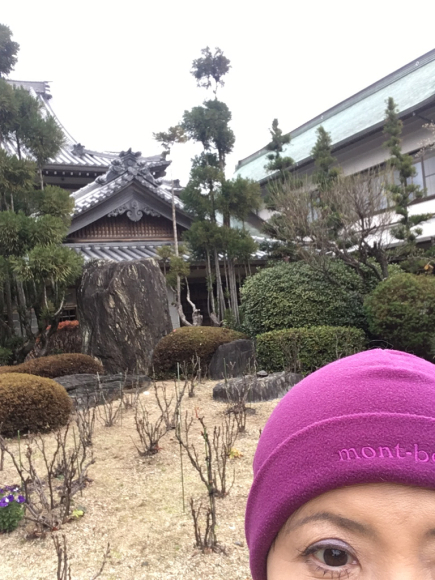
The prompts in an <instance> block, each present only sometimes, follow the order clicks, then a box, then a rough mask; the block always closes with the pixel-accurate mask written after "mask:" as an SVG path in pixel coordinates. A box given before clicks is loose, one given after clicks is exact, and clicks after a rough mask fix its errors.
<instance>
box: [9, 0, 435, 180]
mask: <svg viewBox="0 0 435 580" xmlns="http://www.w3.org/2000/svg"><path fill="white" fill-rule="evenodd" d="M1 4H2V6H1V11H0V22H1V23H3V24H7V25H8V26H9V27H10V28H11V29H12V31H13V34H14V40H16V41H18V42H19V43H20V45H21V50H20V53H19V61H18V64H17V66H16V68H15V71H14V72H13V73H12V74H11V75H10V78H15V79H18V80H38V81H39V80H46V81H51V92H52V94H53V100H52V104H53V108H54V109H55V111H56V113H57V115H58V117H59V118H60V120H61V121H62V123H63V124H64V125H65V127H66V128H67V129H68V131H69V132H70V133H71V134H72V135H73V137H74V138H75V139H77V140H78V141H79V142H81V143H82V144H84V145H85V146H86V147H88V148H92V149H97V150H111V151H120V150H122V149H126V148H128V147H132V148H133V149H134V150H139V151H142V153H143V154H144V155H152V154H155V153H157V152H159V151H160V148H159V146H158V144H156V143H155V142H154V141H153V138H152V133H153V132H156V131H162V130H165V129H167V128H168V127H169V126H170V125H173V124H174V123H177V122H178V121H179V120H181V117H182V114H183V111H184V110H185V109H190V108H191V107H193V106H195V105H197V104H200V103H201V102H202V101H203V100H204V99H205V98H206V97H207V92H206V91H205V90H203V89H198V88H197V87H196V85H195V80H194V78H193V77H192V76H191V75H190V72H189V71H190V68H191V63H192V60H193V59H194V58H197V57H199V56H200V51H201V49H202V48H204V47H205V46H210V47H211V48H214V47H216V46H219V47H220V48H222V50H223V51H224V53H225V54H226V56H227V57H228V58H230V60H231V64H232V68H231V71H230V73H229V75H228V76H227V82H226V86H225V87H224V89H223V90H221V91H220V95H219V97H220V98H221V99H222V100H224V101H225V102H226V103H227V104H228V106H229V107H230V110H231V111H232V114H233V120H232V128H233V130H234V132H235V135H236V144H235V147H234V153H233V154H232V155H231V156H230V157H229V159H228V173H229V174H231V173H232V171H233V169H234V166H235V164H236V163H237V161H238V160H239V159H243V158H244V157H246V156H248V155H250V154H251V153H254V152H255V151H256V150H258V149H260V148H261V147H263V146H264V145H265V144H266V143H267V142H268V137H269V134H268V128H269V126H270V125H271V122H272V119H273V118H274V117H277V118H278V119H279V121H280V125H281V127H282V128H283V129H284V130H285V131H290V130H292V129H295V128H297V127H298V126H300V125H301V124H303V123H304V122H306V121H308V120H310V119H311V118H313V117H315V116H316V115H317V114H319V113H321V112H323V111H325V110H326V109H328V108H329V107H332V106H333V105H335V104H337V103H338V102H340V101H342V100H344V99H345V98H347V97H349V96H351V95H352V94H354V93H356V92H357V91H359V90H361V89H363V88H364V87H366V86H368V85H369V84H371V83H373V82H375V81H377V80H378V79H380V78H382V77H383V76H385V75H387V74H389V73H390V72H393V71H394V70H396V69H397V68H399V67H401V66H403V65H405V64H407V63H408V62H410V61H411V60H413V59H415V58H417V57H419V56H421V55H422V54H424V53H426V52H428V51H429V50H431V49H432V48H434V47H435V2H434V1H433V0H420V2H418V3H409V2H403V1H400V0H396V1H390V0H366V1H361V0H360V1H359V2H356V1H355V0H353V1H350V0H347V1H346V0H328V1H326V0H311V1H305V2H304V1H299V2H295V1H284V0H281V1H278V0H267V1H264V0H263V1H261V2H259V1H258V0H257V2H256V1H255V0H251V1H247V0H232V1H230V0H219V1H215V2H209V1H207V0H202V1H201V0H183V1H181V0H178V1H176V0H166V1H164V0H153V2H150V1H149V0H141V1H140V0H129V1H128V2H127V1H125V2H119V1H118V2H111V1H110V0H106V1H100V0H75V1H74V2H71V0H62V1H61V0H39V1H38V2H35V1H34V0H21V1H20V2H15V1H13V0H3V2H2V3H1ZM211 96H212V95H211V94H210V97H211ZM193 153H194V150H193V148H192V147H191V146H189V145H186V146H183V145H179V146H176V147H175V148H174V150H173V152H172V156H171V158H172V160H173V168H172V175H173V177H174V178H176V177H179V178H181V179H182V181H183V182H186V180H187V177H188V171H189V159H190V157H191V156H192V155H193Z"/></svg>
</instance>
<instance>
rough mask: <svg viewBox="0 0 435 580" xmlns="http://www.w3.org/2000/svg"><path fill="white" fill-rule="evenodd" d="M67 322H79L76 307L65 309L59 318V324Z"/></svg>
mask: <svg viewBox="0 0 435 580" xmlns="http://www.w3.org/2000/svg"><path fill="white" fill-rule="evenodd" d="M65 320H77V308H76V306H70V307H69V308H64V309H63V310H62V313H61V315H60V317H59V322H64V321H65Z"/></svg>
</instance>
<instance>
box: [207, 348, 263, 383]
mask: <svg viewBox="0 0 435 580" xmlns="http://www.w3.org/2000/svg"><path fill="white" fill-rule="evenodd" d="M254 363H255V348H254V343H253V342H252V340H246V339H242V338H241V339H239V340H233V341H232V342H228V343H227V344H222V345H221V346H220V347H219V348H218V349H217V350H216V352H215V353H214V355H213V357H212V359H211V361H210V366H209V375H210V378H211V379H212V380H216V381H218V380H220V379H224V378H232V377H241V376H243V375H245V374H249V373H250V371H251V370H252V369H253V368H254Z"/></svg>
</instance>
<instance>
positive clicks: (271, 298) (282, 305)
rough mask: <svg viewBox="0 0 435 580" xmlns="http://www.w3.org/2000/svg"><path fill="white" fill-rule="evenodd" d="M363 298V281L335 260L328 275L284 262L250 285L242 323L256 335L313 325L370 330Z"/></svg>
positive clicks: (243, 291)
mask: <svg viewBox="0 0 435 580" xmlns="http://www.w3.org/2000/svg"><path fill="white" fill-rule="evenodd" d="M364 294H365V284H364V283H363V281H362V279H361V277H360V276H358V274H356V273H355V272H354V271H353V270H351V269H350V268H349V267H348V266H345V265H344V264H343V263H342V262H337V261H331V263H330V265H329V269H328V275H325V274H323V273H322V272H320V271H316V270H314V269H313V268H311V267H310V266H309V265H308V264H305V263H304V262H294V263H291V264H286V263H282V264H278V265H277V266H273V267H272V268H265V269H264V270H261V271H260V272H258V273H257V274H255V275H254V276H251V277H250V278H247V280H246V281H245V283H244V285H243V287H242V289H241V298H242V314H243V323H244V326H245V327H246V330H247V331H248V332H249V333H250V334H252V335H256V334H261V333H263V332H269V331H272V330H280V329H285V328H302V327H309V326H354V327H357V328H362V329H364V330H365V329H366V328H367V322H366V318H365V312H364V307H363V302H364Z"/></svg>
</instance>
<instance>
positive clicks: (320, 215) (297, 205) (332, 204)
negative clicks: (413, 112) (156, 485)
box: [269, 170, 393, 280]
mask: <svg viewBox="0 0 435 580" xmlns="http://www.w3.org/2000/svg"><path fill="white" fill-rule="evenodd" d="M385 182H386V176H385V174H384V172H383V171H381V170H370V171H366V172H364V173H360V174H356V175H352V176H343V175H341V176H340V177H338V179H337V181H336V182H335V184H334V186H333V187H331V188H330V189H328V190H326V191H322V192H321V193H320V192H318V191H317V190H316V188H315V186H314V185H313V184H312V183H311V182H310V181H308V180H307V181H305V182H304V183H301V182H300V180H297V181H296V180H295V179H294V178H293V177H292V176H288V177H287V178H286V179H285V180H284V182H282V181H280V182H278V181H277V182H276V183H274V184H273V185H272V186H270V198H271V206H272V207H273V208H274V209H275V210H276V211H277V212H278V213H277V214H275V215H274V216H273V217H272V218H271V220H270V223H269V227H270V229H271V231H272V232H273V233H274V234H275V235H276V236H277V237H278V238H279V239H283V240H288V241H293V242H294V243H295V244H296V247H297V250H298V253H299V255H300V256H301V258H302V259H303V260H304V261H306V262H307V263H309V264H310V265H311V266H313V267H314V268H317V269H321V270H322V271H324V270H325V268H327V266H326V264H327V262H328V261H327V258H328V257H331V256H335V257H336V258H339V259H340V260H342V261H343V262H344V263H345V264H347V265H348V266H350V267H351V268H353V269H354V270H355V271H356V272H357V273H358V274H360V275H361V267H362V266H365V267H366V268H369V269H370V270H372V272H373V273H374V274H375V275H376V276H377V278H378V279H379V280H383V279H384V278H386V277H387V276H388V268H387V267H388V254H387V252H386V245H387V244H388V243H390V242H391V237H390V234H389V230H390V226H391V223H392V221H393V214H392V212H391V210H388V209H387V195H386V190H385ZM370 258H373V259H374V260H375V262H374V261H373V260H370Z"/></svg>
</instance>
